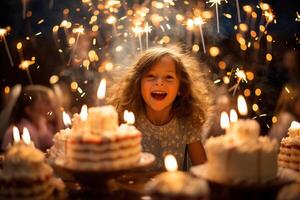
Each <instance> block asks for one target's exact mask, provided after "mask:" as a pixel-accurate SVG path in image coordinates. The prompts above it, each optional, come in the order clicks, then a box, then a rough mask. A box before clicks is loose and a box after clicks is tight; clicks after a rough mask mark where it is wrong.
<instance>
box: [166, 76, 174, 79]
mask: <svg viewBox="0 0 300 200" xmlns="http://www.w3.org/2000/svg"><path fill="white" fill-rule="evenodd" d="M166 78H167V80H173V79H174V76H171V75H167V76H166Z"/></svg>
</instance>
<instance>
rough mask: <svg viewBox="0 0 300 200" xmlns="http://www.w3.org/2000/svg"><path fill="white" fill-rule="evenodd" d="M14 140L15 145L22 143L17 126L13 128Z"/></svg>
mask: <svg viewBox="0 0 300 200" xmlns="http://www.w3.org/2000/svg"><path fill="white" fill-rule="evenodd" d="M13 138H14V144H17V143H18V142H20V132H19V129H18V128H17V127H16V126H14V127H13Z"/></svg>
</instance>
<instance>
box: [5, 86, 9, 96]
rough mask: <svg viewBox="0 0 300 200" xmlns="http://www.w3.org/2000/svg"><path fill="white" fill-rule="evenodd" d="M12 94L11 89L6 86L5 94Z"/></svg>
mask: <svg viewBox="0 0 300 200" xmlns="http://www.w3.org/2000/svg"><path fill="white" fill-rule="evenodd" d="M9 93H10V87H9V86H5V87H4V94H9Z"/></svg>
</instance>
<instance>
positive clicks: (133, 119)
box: [127, 112, 135, 125]
mask: <svg viewBox="0 0 300 200" xmlns="http://www.w3.org/2000/svg"><path fill="white" fill-rule="evenodd" d="M127 117H128V118H127V123H128V124H129V125H133V124H134V122H135V118H134V114H133V112H129V113H128V115H127Z"/></svg>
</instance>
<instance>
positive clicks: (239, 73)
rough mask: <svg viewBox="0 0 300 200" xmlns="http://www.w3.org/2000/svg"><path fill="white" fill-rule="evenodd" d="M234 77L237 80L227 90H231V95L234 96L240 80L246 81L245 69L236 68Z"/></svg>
mask: <svg viewBox="0 0 300 200" xmlns="http://www.w3.org/2000/svg"><path fill="white" fill-rule="evenodd" d="M235 77H237V80H238V81H237V83H236V84H235V85H234V86H232V87H231V88H230V89H229V90H228V91H231V90H233V94H232V96H235V93H236V91H237V89H238V87H239V85H240V83H241V82H245V83H247V82H248V81H247V76H246V74H245V71H244V70H240V69H239V68H237V69H236V72H235Z"/></svg>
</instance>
